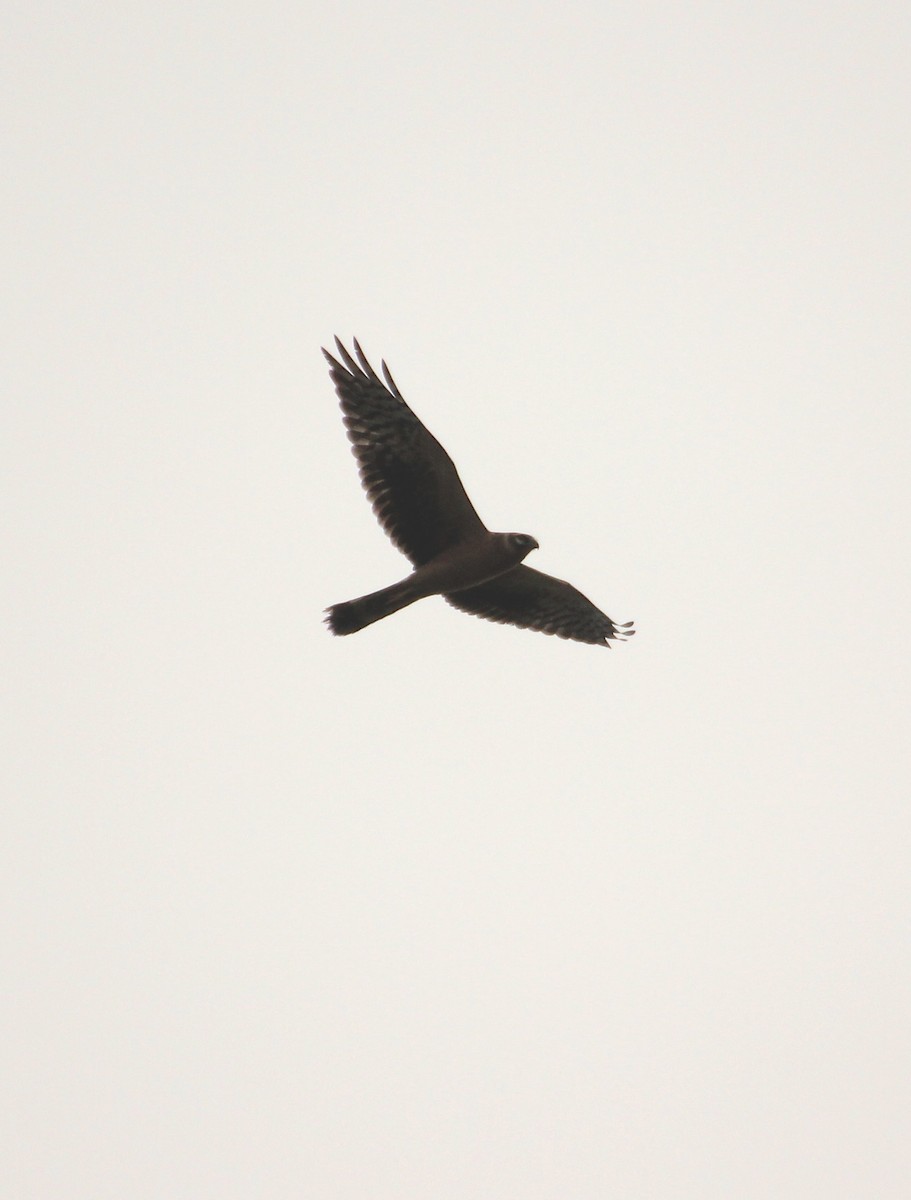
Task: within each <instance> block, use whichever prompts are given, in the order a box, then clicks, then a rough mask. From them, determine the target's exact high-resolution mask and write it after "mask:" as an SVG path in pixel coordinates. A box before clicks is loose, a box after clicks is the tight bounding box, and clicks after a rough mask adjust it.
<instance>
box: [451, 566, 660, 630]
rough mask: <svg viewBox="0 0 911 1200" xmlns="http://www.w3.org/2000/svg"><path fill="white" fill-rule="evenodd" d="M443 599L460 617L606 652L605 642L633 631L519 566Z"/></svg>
mask: <svg viewBox="0 0 911 1200" xmlns="http://www.w3.org/2000/svg"><path fill="white" fill-rule="evenodd" d="M443 598H444V600H447V601H448V602H449V603H450V604H451V605H453V606H454V607H455V608H460V609H461V610H462V612H467V613H472V614H473V615H474V616H476V617H486V618H487V620H488V621H499V622H500V624H501V625H518V626H519V628H520V629H538V630H540V631H541V633H555V634H556V635H557V637H562V638H572V639H573V641H576V642H591V643H593V644H595V645H600V646H607V647H608V649H610V642H609V640H608V639H610V638H617V639H624V638H628V637H632V636H633V634H634V633H635V632H636V631H635V630H634V629H633V627H632V626H633V623H632V621H627V623H626V624H625V625H615V624H614V622H613V621H612V620H611V619H610V617H608V616H605V615H604V613H603V612H602V611H601V610H600V608H595V606H594V604H592V602H591V600H589V599H587V598H586V597H585V596H583V595H582V593H581V592H579V591H577V590H576V589H575V588H574V587H573V586H572V584H571V583H566V582H564V580H562V579H555V578H554V577H553V575H545V574H544V573H543V571H536V570H535V569H534V567H526V566H525V564H524V563H520V564H519V566H517V567H513V568H512V569H511V570H509V571H507V572H506V573H505V575H498V576H497V577H496V578H495V579H489V580H488V581H487V583H480V584H478V585H477V587H470V588H463V589H462V590H461V591H458V592H447V593H446V594H445V596H444V597H443Z"/></svg>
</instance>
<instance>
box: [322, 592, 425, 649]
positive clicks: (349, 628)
mask: <svg viewBox="0 0 911 1200" xmlns="http://www.w3.org/2000/svg"><path fill="white" fill-rule="evenodd" d="M419 598H420V597H419V596H417V595H415V594H414V593H413V591H412V589H411V588H410V587H409V586H408V581H407V580H404V581H403V582H402V583H394V584H393V585H392V587H387V588H382V589H381V590H380V591H378V592H371V593H370V595H369V596H359V597H358V598H357V600H345V601H343V602H342V603H341V604H333V605H332V606H331V607H330V608H327V609H326V624H327V625H328V626H329V628H330V629H331V630H332V632H333V633H334V634H336V635H337V636H339V637H343V636H345V635H346V634H349V633H357V631H358V630H359V629H363V628H364V627H365V626H367V625H372V624H373V623H374V621H381V620H382V619H383V617H388V616H390V615H391V614H392V613H394V612H398V610H399V609H400V608H405V607H406V606H407V605H409V604H413V603H414V601H415V600H418V599H419Z"/></svg>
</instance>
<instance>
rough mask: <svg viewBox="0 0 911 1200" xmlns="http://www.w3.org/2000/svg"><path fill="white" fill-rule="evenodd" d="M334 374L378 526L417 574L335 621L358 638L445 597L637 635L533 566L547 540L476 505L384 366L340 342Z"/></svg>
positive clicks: (600, 637) (331, 621)
mask: <svg viewBox="0 0 911 1200" xmlns="http://www.w3.org/2000/svg"><path fill="white" fill-rule="evenodd" d="M335 344H336V347H337V350H338V355H339V358H335V357H333V355H331V354H330V353H329V351H328V350H325V349H324V350H323V354H324V355H325V356H326V359H327V360H328V362H329V373H330V375H331V377H332V381H333V383H334V384H335V388H336V391H337V392H338V397H339V402H340V405H341V409H342V414H343V418H344V422H345V427H346V429H347V431H348V440H349V441H350V442H351V448H352V451H353V453H354V456H355V458H356V459H357V463H358V470H359V472H360V477H361V482H362V484H363V486H364V490H365V491H366V493H367V496H368V498H369V500H370V503H371V505H372V506H373V511H374V513H375V514H376V517H377V520H378V521H379V523H380V525H381V526H382V527H383V529H384V530H385V532H386V534H387V535H388V537H389V538H390V540H391V541H392V542H393V544H394V545H395V546H396V547H397V548H398V549H399V550H401V552H402V553H403V554H404V555H405V556H406V557H407V558H408V559H409V560H410V561H411V564H412V567H413V568H414V569H413V570H412V572H411V574H410V575H408V576H406V578H404V579H402V580H400V581H399V582H398V583H393V584H392V585H391V586H390V587H386V588H382V589H380V591H378V592H371V593H369V595H366V596H360V597H358V599H356V600H348V601H345V602H343V603H341V604H334V605H332V606H331V607H330V608H328V609H327V610H326V623H327V625H328V626H329V628H330V629H331V630H332V632H333V633H335V634H349V633H356V632H357V630H359V629H363V628H364V627H365V626H366V625H371V624H373V622H374V621H379V620H381V619H382V618H383V617H388V616H390V615H391V614H392V613H394V612H397V611H398V610H399V609H400V608H405V607H406V606H407V605H409V604H413V603H414V602H415V601H416V600H421V599H423V598H424V597H426V596H434V595H442V596H443V598H444V599H445V600H446V601H447V602H448V603H449V604H451V605H453V607H455V608H458V609H461V611H462V612H467V613H471V614H472V615H473V616H477V617H484V618H486V619H487V620H488V621H498V622H500V623H501V624H506V625H516V626H518V627H519V628H521V629H535V630H538V631H540V632H541V633H550V634H556V635H557V636H558V637H562V638H571V639H572V640H574V641H577V642H588V643H590V644H593V645H601V646H607V647H608V648H610V642H611V640H615V639H617V640H622V639H625V638H628V637H632V635H633V633H634V632H635V630H634V629H633V627H632V626H633V622H632V621H628V622H627V623H626V624H625V625H616V624H615V623H614V622H613V621H612V620H611V619H610V617H608V616H606V615H605V614H604V613H603V612H601V610H600V609H599V608H596V607H595V605H594V604H592V602H591V601H590V600H589V599H588V598H587V597H585V596H583V595H582V593H581V592H580V591H578V590H577V589H576V588H574V587H573V586H572V584H570V583H566V582H565V581H564V580H562V579H555V578H554V576H553V575H545V574H544V573H543V572H542V571H536V570H535V569H534V568H533V567H528V566H525V564H524V563H523V561H522V560H523V559H524V558H525V557H526V555H528V554H529V553H530V552H531V551H532V550H537V549H538V543H537V542H536V541H535V539H534V538H533V537H531V536H530V535H529V534H527V533H491V531H490V530H489V529H488V528H487V527H486V526H485V525H484V523H483V521H482V520H481V518H480V517H479V516H478V514H477V513H476V512H475V509H474V506H473V505H472V503H471V501H470V500H469V499H468V495H467V493H466V491H465V488H464V487H463V486H462V481H461V479H459V475H458V472H457V471H456V468H455V464H454V463H453V461H452V459H451V458H450V457H449V455H448V454H447V453H446V451H445V450H444V449H443V447H442V446H441V445H440V443H439V442H438V441H437V440H436V438H435V437H434V436H433V434H432V433H430V431H429V430H428V429H427V428H425V426H424V425H423V424H422V423H421V422H420V421H419V420H418V418H417V417H416V416H415V415H414V413H413V412H412V411H411V409H410V408H409V407H408V405H407V404H406V403H405V400H404V398H403V397H402V394H401V392H400V391H399V389H398V387H397V386H396V383H395V380H394V379H393V378H392V375H391V374H390V373H389V368H388V367H387V366H386V364H385V362H384V363H382V372H383V378H382V379H380V377H379V376H378V375H377V373H376V371H374V369H373V367H371V365H370V363H369V362H368V361H367V359H366V357H365V356H364V352H363V350H361V348H360V346H359V345H358V343H357V340H356V339H355V341H354V353H355V355H356V356H357V357H356V360H355V358H354V357H352V355H351V354H349V352H348V351H347V350H346V349H345V347H344V345H343V344H342V343H341V342H340V341H339V339H338V338H336V339H335Z"/></svg>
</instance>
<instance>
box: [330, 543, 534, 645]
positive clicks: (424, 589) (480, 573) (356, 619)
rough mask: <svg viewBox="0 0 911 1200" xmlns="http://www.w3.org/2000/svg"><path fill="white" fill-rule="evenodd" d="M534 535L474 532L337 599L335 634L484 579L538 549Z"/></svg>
mask: <svg viewBox="0 0 911 1200" xmlns="http://www.w3.org/2000/svg"><path fill="white" fill-rule="evenodd" d="M537 546H538V543H537V542H536V541H535V540H534V538H532V537H529V536H528V535H527V534H524V533H518V534H517V533H488V532H487V531H486V530H485V531H484V535H483V536H476V537H473V538H471V539H469V540H467V541H464V542H457V543H456V545H455V546H452V547H450V549H448V550H444V551H443V553H442V554H438V555H436V557H435V558H432V559H430V561H429V562H427V563H424V564H423V565H422V566H420V567H415V569H414V570H413V571H412V572H411V574H410V575H408V576H406V577H405V578H404V579H402V580H400V582H399V583H393V584H392V585H391V586H390V587H386V588H381V589H380V591H378V592H371V593H370V594H369V595H367V596H360V597H358V599H357V600H347V601H345V602H344V603H342V604H334V605H333V606H332V608H330V609H329V610H328V612H329V627H330V628H331V630H332V632H333V633H338V634H344V633H356V632H357V631H358V630H359V629H363V628H364V626H365V625H372V624H373V622H374V621H379V620H380V619H381V618H383V617H388V616H390V615H391V614H392V613H394V612H398V610H399V609H400V608H407V606H408V605H409V604H414V602H415V600H423V599H425V598H426V597H427V596H436V595H445V594H446V593H447V592H456V591H459V590H460V589H462V588H465V587H472V586H474V585H475V584H479V583H485V582H486V581H487V580H488V579H495V578H496V577H497V576H498V575H502V574H503V573H504V572H505V571H508V570H509V569H510V567H514V566H516V564H517V563H520V562H521V561H522V559H523V558H525V556H526V555H527V554H530V553H531V551H532V550H535V549H537Z"/></svg>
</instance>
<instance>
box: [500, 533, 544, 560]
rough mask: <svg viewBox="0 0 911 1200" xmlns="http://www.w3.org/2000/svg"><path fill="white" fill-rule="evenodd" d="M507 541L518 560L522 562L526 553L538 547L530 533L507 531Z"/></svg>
mask: <svg viewBox="0 0 911 1200" xmlns="http://www.w3.org/2000/svg"><path fill="white" fill-rule="evenodd" d="M506 541H507V542H508V544H509V548H510V550H512V552H513V553H514V554H515V555H516V562H521V561H522V559H523V558H524V557H525V556H526V554H531V552H532V550H537V549H538V543H537V542H536V541H535V539H534V538H533V537H532V536H531V534H528V533H507V534H506Z"/></svg>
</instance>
